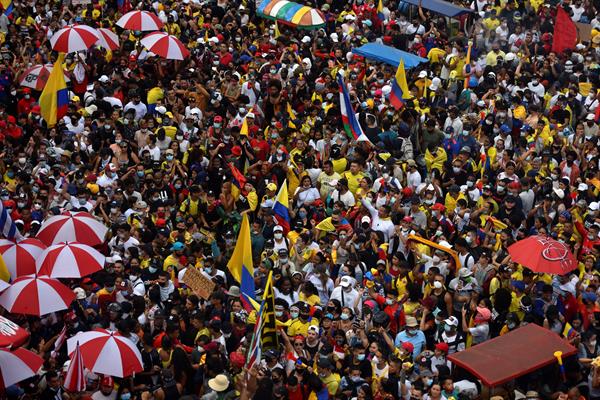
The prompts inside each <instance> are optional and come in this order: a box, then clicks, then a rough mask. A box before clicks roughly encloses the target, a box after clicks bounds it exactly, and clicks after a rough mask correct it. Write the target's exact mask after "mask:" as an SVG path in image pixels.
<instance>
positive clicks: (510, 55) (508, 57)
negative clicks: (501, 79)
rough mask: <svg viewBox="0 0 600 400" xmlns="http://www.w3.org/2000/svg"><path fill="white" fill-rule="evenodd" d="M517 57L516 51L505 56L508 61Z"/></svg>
mask: <svg viewBox="0 0 600 400" xmlns="http://www.w3.org/2000/svg"><path fill="white" fill-rule="evenodd" d="M515 58H517V56H516V55H515V53H506V56H504V59H505V60H506V61H512V60H514V59H515Z"/></svg>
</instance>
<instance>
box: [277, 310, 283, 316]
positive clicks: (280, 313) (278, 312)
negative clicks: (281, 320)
mask: <svg viewBox="0 0 600 400" xmlns="http://www.w3.org/2000/svg"><path fill="white" fill-rule="evenodd" d="M275 316H276V317H282V316H283V311H275Z"/></svg>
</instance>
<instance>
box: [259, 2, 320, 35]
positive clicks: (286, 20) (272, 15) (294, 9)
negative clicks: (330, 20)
mask: <svg viewBox="0 0 600 400" xmlns="http://www.w3.org/2000/svg"><path fill="white" fill-rule="evenodd" d="M258 15H259V16H261V17H264V18H268V19H274V20H278V21H281V23H283V24H287V25H292V26H294V27H297V28H299V29H318V28H321V27H323V26H325V16H324V15H323V13H322V12H321V11H319V10H317V9H316V8H312V7H308V6H305V5H303V4H299V3H294V2H293V1H287V0H271V1H269V0H264V1H263V2H262V3H261V4H260V5H259V6H258Z"/></svg>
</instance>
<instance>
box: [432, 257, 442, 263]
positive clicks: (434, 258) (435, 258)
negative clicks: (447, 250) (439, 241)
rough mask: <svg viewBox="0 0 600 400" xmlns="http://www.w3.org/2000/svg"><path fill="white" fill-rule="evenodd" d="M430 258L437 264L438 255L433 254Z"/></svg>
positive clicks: (438, 260)
mask: <svg viewBox="0 0 600 400" xmlns="http://www.w3.org/2000/svg"><path fill="white" fill-rule="evenodd" d="M431 259H432V260H433V262H434V264H437V263H439V262H440V257H439V256H433V257H431Z"/></svg>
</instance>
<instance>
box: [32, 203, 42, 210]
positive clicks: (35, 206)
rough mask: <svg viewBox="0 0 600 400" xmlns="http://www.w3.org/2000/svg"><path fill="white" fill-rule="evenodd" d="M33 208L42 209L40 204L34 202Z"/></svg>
mask: <svg viewBox="0 0 600 400" xmlns="http://www.w3.org/2000/svg"><path fill="white" fill-rule="evenodd" d="M33 208H34V209H36V210H41V209H42V205H41V204H35V205H34V206H33Z"/></svg>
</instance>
